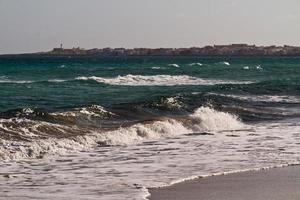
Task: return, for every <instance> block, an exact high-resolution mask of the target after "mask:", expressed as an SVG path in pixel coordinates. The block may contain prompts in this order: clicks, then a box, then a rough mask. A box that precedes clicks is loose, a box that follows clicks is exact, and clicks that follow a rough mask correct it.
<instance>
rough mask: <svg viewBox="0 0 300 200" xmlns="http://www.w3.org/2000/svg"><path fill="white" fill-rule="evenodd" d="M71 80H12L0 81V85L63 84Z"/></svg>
mask: <svg viewBox="0 0 300 200" xmlns="http://www.w3.org/2000/svg"><path fill="white" fill-rule="evenodd" d="M66 81H69V80H64V79H49V80H12V79H0V83H11V84H31V83H42V82H50V83H51V82H52V83H61V82H66Z"/></svg>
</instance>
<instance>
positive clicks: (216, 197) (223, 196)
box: [149, 166, 300, 200]
mask: <svg viewBox="0 0 300 200" xmlns="http://www.w3.org/2000/svg"><path fill="white" fill-rule="evenodd" d="M149 191H150V193H151V196H150V197H149V199H150V200H254V199H255V200H299V199H300V166H290V167H285V168H275V169H271V170H262V171H251V172H242V173H236V174H229V175H221V176H212V177H208V178H201V179H196V180H192V181H187V182H183V183H179V184H175V185H173V186H170V187H165V188H160V189H150V190H149Z"/></svg>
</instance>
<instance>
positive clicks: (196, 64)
mask: <svg viewBox="0 0 300 200" xmlns="http://www.w3.org/2000/svg"><path fill="white" fill-rule="evenodd" d="M189 66H203V64H202V63H191V64H189Z"/></svg>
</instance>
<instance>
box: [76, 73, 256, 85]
mask: <svg viewBox="0 0 300 200" xmlns="http://www.w3.org/2000/svg"><path fill="white" fill-rule="evenodd" d="M76 80H84V81H87V80H93V81H96V82H99V83H104V84H110V85H127V86H174V85H217V84H250V83H252V82H247V81H244V82H241V81H240V82H239V81H224V80H213V79H201V78H197V77H192V76H187V75H179V76H171V75H155V76H142V75H131V74H129V75H126V76H118V77H114V78H103V77H97V76H90V77H85V76H82V77H77V78H76Z"/></svg>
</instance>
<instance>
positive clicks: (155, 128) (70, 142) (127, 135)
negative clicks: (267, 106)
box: [0, 107, 245, 160]
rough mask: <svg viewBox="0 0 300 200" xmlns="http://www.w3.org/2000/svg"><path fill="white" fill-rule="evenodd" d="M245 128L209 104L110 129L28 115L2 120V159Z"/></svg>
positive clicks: (234, 118)
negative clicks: (177, 114) (181, 113)
mask: <svg viewBox="0 0 300 200" xmlns="http://www.w3.org/2000/svg"><path fill="white" fill-rule="evenodd" d="M98 110H99V109H98ZM105 112H106V111H105ZM29 113H32V112H31V111H30V112H29ZM244 127H245V125H244V124H243V123H242V122H241V121H240V120H239V119H238V117H236V116H234V115H231V114H229V113H224V112H220V111H216V110H214V109H212V108H209V107H200V108H198V109H197V110H196V111H195V112H194V113H192V114H190V115H188V116H185V117H181V118H170V117H165V118H161V119H157V120H153V121H145V122H139V123H135V124H133V125H129V126H127V127H119V128H116V129H111V130H104V129H101V128H82V127H78V126H75V125H67V124H55V123H50V122H44V121H38V120H30V119H25V118H11V119H2V120H1V121H0V130H1V132H4V133H5V134H3V135H2V136H1V139H0V143H1V147H0V158H1V159H2V160H14V159H23V158H40V157H43V156H44V155H53V154H64V153H66V152H72V151H79V150H84V149H90V148H93V147H95V146H114V145H131V144H137V143H141V142H143V141H145V140H151V139H162V138H169V137H174V136H178V135H187V134H192V133H199V132H200V133H201V132H214V133H218V132H219V133H221V132H222V131H226V130H227V131H228V130H240V129H243V128H244Z"/></svg>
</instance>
